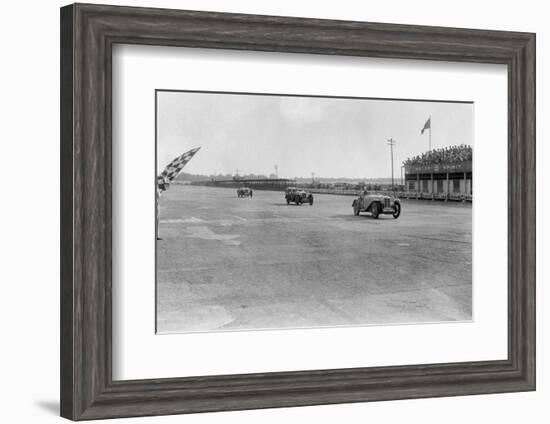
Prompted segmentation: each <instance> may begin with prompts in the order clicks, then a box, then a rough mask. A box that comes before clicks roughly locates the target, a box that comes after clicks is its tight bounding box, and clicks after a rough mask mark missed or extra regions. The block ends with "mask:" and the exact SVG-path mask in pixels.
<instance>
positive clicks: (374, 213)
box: [371, 203, 380, 219]
mask: <svg viewBox="0 0 550 424" xmlns="http://www.w3.org/2000/svg"><path fill="white" fill-rule="evenodd" d="M371 213H372V217H373V218H374V219H378V215H379V214H380V209H379V207H378V203H375V204H374V205H372V207H371Z"/></svg>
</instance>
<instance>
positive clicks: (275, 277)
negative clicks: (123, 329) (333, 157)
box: [157, 185, 472, 333]
mask: <svg viewBox="0 0 550 424" xmlns="http://www.w3.org/2000/svg"><path fill="white" fill-rule="evenodd" d="M352 201H353V197H351V196H336V195H320V194H318V195H315V202H314V204H313V206H310V205H308V204H306V205H301V206H296V205H287V204H286V202H285V200H284V194H283V192H274V191H259V190H256V191H254V197H253V198H237V194H236V190H235V189H226V188H216V187H201V186H189V185H185V186H182V185H173V186H172V187H170V189H169V190H168V191H166V192H165V193H164V194H163V195H162V197H161V199H160V205H159V215H160V225H159V236H160V237H161V238H162V240H160V241H157V331H158V332H159V333H173V332H197V331H201V332H202V331H228V330H230V331H234V330H252V329H270V328H289V327H294V328H297V327H300V328H302V327H319V326H341V325H367V324H394V323H420V322H441V321H458V320H470V319H471V317H472V207H471V205H470V204H462V203H443V202H430V201H413V200H408V201H407V200H404V201H402V205H403V210H402V214H401V217H399V219H394V218H393V217H392V216H391V215H382V216H381V217H380V219H378V220H375V219H373V218H371V217H370V216H368V215H367V214H361V215H360V216H354V215H353V210H352V208H351V203H352Z"/></svg>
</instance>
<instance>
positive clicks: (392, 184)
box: [388, 138, 396, 191]
mask: <svg viewBox="0 0 550 424" xmlns="http://www.w3.org/2000/svg"><path fill="white" fill-rule="evenodd" d="M395 143H396V141H395V140H394V139H393V138H390V139H389V140H388V146H390V151H391V188H392V190H393V191H395V184H394V183H393V146H395Z"/></svg>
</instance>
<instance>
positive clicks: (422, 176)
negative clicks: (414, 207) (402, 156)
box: [403, 144, 473, 201]
mask: <svg viewBox="0 0 550 424" xmlns="http://www.w3.org/2000/svg"><path fill="white" fill-rule="evenodd" d="M403 166H404V168H405V192H404V193H403V197H407V198H413V199H430V200H467V201H471V200H472V181H473V180H472V147H471V146H468V145H465V144H462V145H459V146H450V147H445V148H441V149H433V150H430V151H428V152H425V153H422V154H421V155H418V156H415V157H413V158H409V159H407V160H405V161H404V162H403Z"/></svg>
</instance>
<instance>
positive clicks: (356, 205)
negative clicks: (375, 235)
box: [351, 192, 401, 219]
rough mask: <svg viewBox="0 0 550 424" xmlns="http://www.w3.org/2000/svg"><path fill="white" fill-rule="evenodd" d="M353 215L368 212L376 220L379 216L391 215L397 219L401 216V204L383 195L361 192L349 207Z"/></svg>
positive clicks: (393, 198) (397, 200) (395, 199)
mask: <svg viewBox="0 0 550 424" xmlns="http://www.w3.org/2000/svg"><path fill="white" fill-rule="evenodd" d="M351 206H352V207H353V213H354V214H355V215H359V213H361V212H369V213H370V214H371V215H372V217H373V218H375V219H377V218H378V216H379V215H380V214H387V215H392V216H393V217H394V218H399V215H401V202H400V201H399V199H397V198H395V197H392V196H386V195H384V194H368V193H367V192H363V193H362V194H361V195H359V197H358V198H357V199H355V200H354V201H353V203H352V205H351Z"/></svg>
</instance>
